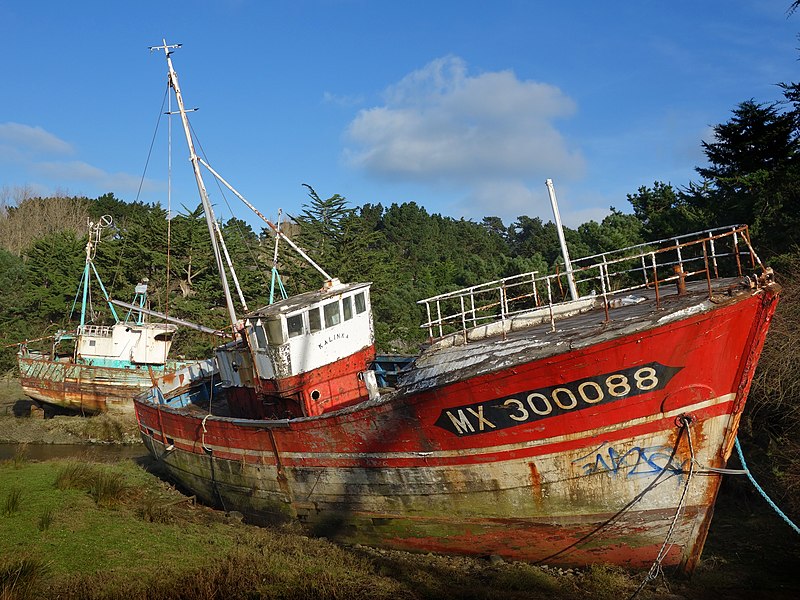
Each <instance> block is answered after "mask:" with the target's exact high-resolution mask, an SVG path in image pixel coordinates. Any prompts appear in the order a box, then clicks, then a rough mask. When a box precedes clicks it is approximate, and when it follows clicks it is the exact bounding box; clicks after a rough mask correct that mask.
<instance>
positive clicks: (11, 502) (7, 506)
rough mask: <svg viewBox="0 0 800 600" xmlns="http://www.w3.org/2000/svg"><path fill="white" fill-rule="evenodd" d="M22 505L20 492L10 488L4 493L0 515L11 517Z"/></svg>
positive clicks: (15, 488) (16, 488) (18, 489)
mask: <svg viewBox="0 0 800 600" xmlns="http://www.w3.org/2000/svg"><path fill="white" fill-rule="evenodd" d="M21 503H22V490H21V489H20V488H18V487H12V488H10V489H9V490H8V492H6V496H5V500H3V504H2V506H0V514H2V515H3V516H6V517H7V516H9V515H13V514H14V513H16V512H19V507H20V504H21Z"/></svg>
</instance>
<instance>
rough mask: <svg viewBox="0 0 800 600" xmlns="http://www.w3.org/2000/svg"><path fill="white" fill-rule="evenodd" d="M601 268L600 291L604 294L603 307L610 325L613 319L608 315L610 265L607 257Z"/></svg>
mask: <svg viewBox="0 0 800 600" xmlns="http://www.w3.org/2000/svg"><path fill="white" fill-rule="evenodd" d="M599 267H600V291H602V292H603V307H604V308H605V311H606V320H605V322H606V323H608V322H609V321H611V317H610V316H609V314H608V290H607V288H606V277H608V264H607V263H606V262H605V256H604V257H603V262H602V263H600V265H599ZM609 284H610V282H609Z"/></svg>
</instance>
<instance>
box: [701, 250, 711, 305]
mask: <svg viewBox="0 0 800 600" xmlns="http://www.w3.org/2000/svg"><path fill="white" fill-rule="evenodd" d="M703 263H704V264H705V267H706V283H707V284H708V299H709V300H711V296H712V295H713V291H712V289H711V269H709V268H708V249H707V248H706V241H705V240H703Z"/></svg>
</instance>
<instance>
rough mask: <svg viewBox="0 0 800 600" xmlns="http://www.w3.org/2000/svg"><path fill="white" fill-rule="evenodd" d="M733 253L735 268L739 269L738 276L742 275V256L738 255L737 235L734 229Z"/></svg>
mask: <svg viewBox="0 0 800 600" xmlns="http://www.w3.org/2000/svg"><path fill="white" fill-rule="evenodd" d="M733 253H734V254H735V255H736V268H737V269H738V271H739V277H741V276H742V258H741V256H739V235H738V233H737V232H736V230H735V229H734V230H733Z"/></svg>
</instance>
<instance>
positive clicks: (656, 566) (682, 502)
mask: <svg viewBox="0 0 800 600" xmlns="http://www.w3.org/2000/svg"><path fill="white" fill-rule="evenodd" d="M680 419H681V427H682V428H683V429H685V430H686V439H687V440H688V442H689V457H690V460H689V472H688V474H687V476H686V484H685V485H684V486H683V492H681V497H680V499H679V500H678V507H677V508H676V509H675V515H674V516H673V517H672V523H670V526H669V529H668V530H667V536H666V537H665V538H664V543H663V544H662V545H661V549H660V550H659V551H658V554H657V555H656V559H655V561H653V565H652V566H651V567H650V570H649V571H648V572H647V575H646V576H645V578H644V580H643V581H642V583H640V584H639V587H638V588H636V591H635V592H633V594H632V595H631V597H630V598H629V600H633V599H634V598H635V597H636V596H637V595H638V594H639V592H641V591H642V590H643V589H644V586H646V585H647V584H648V583H650V582H651V581H653V580H654V579H655V578H656V577H658V576H659V575H662V576H663V575H664V568H663V566H662V564H661V563H662V562H663V561H664V558H666V556H667V554H668V553H669V551H670V549H671V548H672V543H671V542H670V539H671V538H672V534H673V533H675V527H676V526H677V524H678V519H679V518H680V516H681V513H682V512H683V509H684V508H686V496H687V494H688V492H689V485H690V484H691V482H692V477H693V476H694V464H695V459H694V445H693V444H692V430H691V429H690V427H689V425H691V420H690V419H689V418H688V417H686V416H681V417H680Z"/></svg>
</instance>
